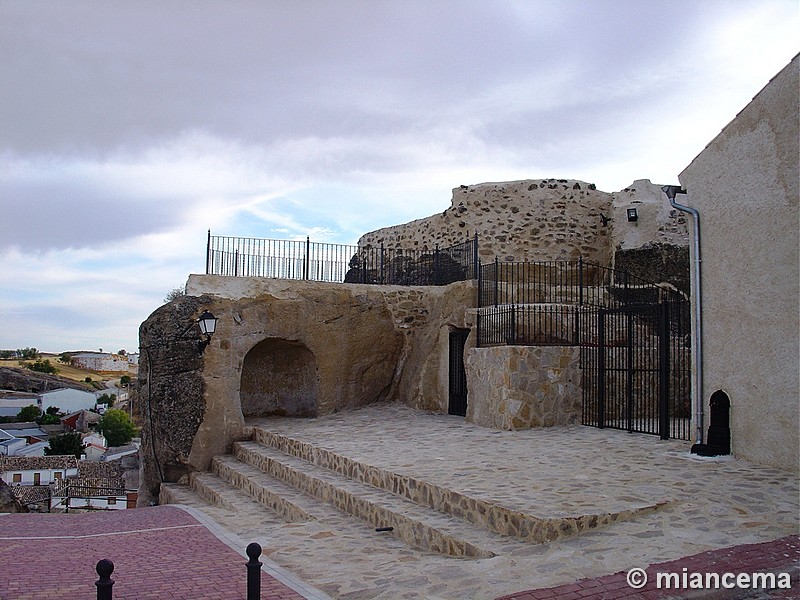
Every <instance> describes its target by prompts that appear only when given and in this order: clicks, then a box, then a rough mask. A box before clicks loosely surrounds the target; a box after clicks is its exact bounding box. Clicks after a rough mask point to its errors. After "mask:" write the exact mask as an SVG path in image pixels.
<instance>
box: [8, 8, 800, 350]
mask: <svg viewBox="0 0 800 600" xmlns="http://www.w3.org/2000/svg"><path fill="white" fill-rule="evenodd" d="M798 31H800V7H799V6H798V3H797V1H796V0H720V1H717V0H671V1H669V2H664V1H662V0H529V1H522V0H470V1H467V0H460V1H456V0H421V1H417V0H360V1H355V0H328V1H323V0H316V1H312V0H292V1H287V0H226V1H224V2H223V1H221V0H218V1H213V2H212V1H208V0H157V1H149V0H137V1H136V2H129V1H122V0H92V1H83V0H70V1H69V2H56V1H44V0H0V82H2V85H0V311H1V312H0V319H2V320H1V321H0V349H16V348H24V347H36V348H39V349H40V350H42V351H51V352H61V351H67V350H77V349H83V350H98V349H101V348H102V349H103V350H104V351H107V352H108V351H111V352H116V351H117V350H119V349H125V350H126V351H128V352H135V351H136V349H137V347H138V328H139V325H140V324H141V323H142V322H143V321H144V320H146V319H147V317H148V315H150V314H151V313H152V312H153V311H154V310H156V309H157V308H158V307H159V306H161V305H162V304H163V303H164V298H165V297H166V295H167V294H168V292H169V291H170V290H172V289H174V288H176V287H181V286H183V285H184V284H185V283H186V280H187V278H188V276H189V274H192V273H202V272H204V271H205V247H206V238H207V232H208V230H209V229H210V230H211V232H212V234H214V235H229V236H242V237H263V238H271V239H305V237H306V236H310V237H311V239H312V241H317V242H331V243H342V244H354V243H355V242H356V241H357V240H358V238H359V237H360V236H361V235H362V234H364V233H367V232H369V231H373V230H375V229H379V228H381V227H386V226H389V225H395V224H400V223H406V222H408V221H411V220H414V219H418V218H423V217H426V216H429V215H432V214H434V213H436V212H441V211H443V210H444V209H446V208H447V207H449V206H450V200H451V197H452V189H453V188H456V187H458V186H459V185H462V184H464V185H468V184H477V183H482V182H489V181H493V182H494V181H512V180H519V179H533V178H543V177H548V178H549V177H556V178H570V179H579V180H582V181H586V182H589V183H595V184H596V185H597V187H598V188H599V189H601V190H604V191H607V192H614V191H618V190H621V189H624V188H625V187H627V186H628V185H629V184H630V183H632V182H633V181H634V180H637V179H650V180H651V181H653V182H654V183H677V177H678V174H679V173H680V172H681V171H682V170H683V169H684V167H686V166H687V165H688V164H689V163H690V162H691V161H692V159H693V158H694V157H695V156H696V155H697V154H698V153H699V152H700V151H702V149H703V148H704V147H705V145H706V144H707V143H708V142H710V141H711V139H713V137H714V136H716V135H717V134H718V133H719V131H720V130H721V129H722V128H723V127H724V126H725V125H726V124H727V123H728V122H730V120H731V119H732V118H733V117H734V116H735V115H736V113H737V112H739V111H740V110H741V109H742V108H744V106H745V105H746V104H747V103H748V102H749V101H750V100H751V99H752V98H753V96H755V95H756V94H757V93H758V92H759V90H760V89H761V88H763V87H764V85H766V84H767V82H768V81H769V80H770V79H771V78H772V77H773V76H774V75H775V74H777V73H778V71H780V70H781V69H782V68H783V67H784V66H786V65H787V64H788V63H789V61H790V60H791V59H792V58H793V56H794V55H795V54H797V52H798V50H800V44H798V41H797V40H798V36H797V32H798Z"/></svg>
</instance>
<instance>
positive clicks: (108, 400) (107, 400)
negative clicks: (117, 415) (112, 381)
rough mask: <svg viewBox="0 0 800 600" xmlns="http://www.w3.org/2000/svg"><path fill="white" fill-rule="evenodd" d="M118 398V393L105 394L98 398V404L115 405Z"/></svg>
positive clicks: (109, 406)
mask: <svg viewBox="0 0 800 600" xmlns="http://www.w3.org/2000/svg"><path fill="white" fill-rule="evenodd" d="M116 400H117V395H116V394H111V395H110V396H109V395H108V394H103V395H102V396H100V397H99V398H98V399H97V404H108V407H107V408H111V407H112V406H114V402H116Z"/></svg>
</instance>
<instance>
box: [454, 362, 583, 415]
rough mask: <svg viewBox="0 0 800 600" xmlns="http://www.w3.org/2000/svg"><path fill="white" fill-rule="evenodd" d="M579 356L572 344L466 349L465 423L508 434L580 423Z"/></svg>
mask: <svg viewBox="0 0 800 600" xmlns="http://www.w3.org/2000/svg"><path fill="white" fill-rule="evenodd" d="M579 352H580V350H579V348H578V347H576V346H498V347H493V348H473V349H471V350H469V352H468V353H467V359H466V371H467V389H468V390H469V399H468V402H467V420H468V421H471V422H473V423H475V424H476V425H482V426H484V427H494V428H496V429H506V430H515V429H529V428H531V427H554V426H557V425H574V424H576V423H579V422H580V417H581V402H582V388H581V371H580V368H579Z"/></svg>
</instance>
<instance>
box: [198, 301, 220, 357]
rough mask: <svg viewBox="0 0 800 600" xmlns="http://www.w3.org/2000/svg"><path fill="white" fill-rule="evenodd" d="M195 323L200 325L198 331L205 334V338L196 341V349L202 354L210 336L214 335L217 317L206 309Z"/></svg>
mask: <svg viewBox="0 0 800 600" xmlns="http://www.w3.org/2000/svg"><path fill="white" fill-rule="evenodd" d="M197 324H198V325H200V333H201V334H202V335H204V336H205V339H202V340H200V341H199V342H197V350H198V351H199V352H200V354H203V352H205V350H206V346H208V345H209V344H210V343H211V336H212V335H214V331H216V329H217V318H216V317H215V316H214V315H212V314H211V313H210V312H208V311H207V310H206V311H203V314H202V315H200V317H199V318H198V319H197Z"/></svg>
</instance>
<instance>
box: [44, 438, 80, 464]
mask: <svg viewBox="0 0 800 600" xmlns="http://www.w3.org/2000/svg"><path fill="white" fill-rule="evenodd" d="M83 447H84V446H83V440H82V439H81V434H80V433H77V432H74V433H62V434H61V435H56V436H53V437H51V438H50V441H49V446H47V448H45V449H44V453H45V455H46V456H66V455H68V454H74V455H75V457H76V458H80V457H81V454H83Z"/></svg>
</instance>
